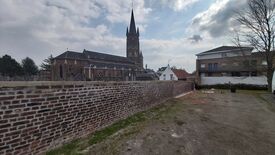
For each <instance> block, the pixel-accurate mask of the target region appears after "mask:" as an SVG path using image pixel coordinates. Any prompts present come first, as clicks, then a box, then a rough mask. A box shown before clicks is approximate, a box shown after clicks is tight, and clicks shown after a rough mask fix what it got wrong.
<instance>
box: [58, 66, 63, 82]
mask: <svg viewBox="0 0 275 155" xmlns="http://www.w3.org/2000/svg"><path fill="white" fill-rule="evenodd" d="M59 75H60V78H61V79H63V66H62V65H60V66H59Z"/></svg>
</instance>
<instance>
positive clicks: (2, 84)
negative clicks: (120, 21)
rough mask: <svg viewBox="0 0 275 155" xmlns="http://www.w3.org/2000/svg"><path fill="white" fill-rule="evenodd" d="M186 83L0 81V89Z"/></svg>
mask: <svg viewBox="0 0 275 155" xmlns="http://www.w3.org/2000/svg"><path fill="white" fill-rule="evenodd" d="M167 82H173V83H176V82H185V83H190V82H187V81H0V88H3V87H6V88H11V87H33V86H57V85H58V86H65V85H120V84H121V85H125V84H138V83H167Z"/></svg>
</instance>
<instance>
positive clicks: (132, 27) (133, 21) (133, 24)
mask: <svg viewBox="0 0 275 155" xmlns="http://www.w3.org/2000/svg"><path fill="white" fill-rule="evenodd" d="M129 33H134V34H136V33H137V31H136V23H135V17H134V10H133V9H132V15H131V23H130V31H129Z"/></svg>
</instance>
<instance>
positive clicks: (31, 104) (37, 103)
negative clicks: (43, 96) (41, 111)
mask: <svg viewBox="0 0 275 155" xmlns="http://www.w3.org/2000/svg"><path fill="white" fill-rule="evenodd" d="M41 104H42V103H39V102H35V103H27V106H30V107H31V106H37V105H41Z"/></svg>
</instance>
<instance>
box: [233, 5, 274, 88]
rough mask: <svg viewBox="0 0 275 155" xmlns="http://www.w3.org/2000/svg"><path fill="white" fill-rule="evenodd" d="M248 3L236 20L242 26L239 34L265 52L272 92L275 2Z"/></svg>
mask: <svg viewBox="0 0 275 155" xmlns="http://www.w3.org/2000/svg"><path fill="white" fill-rule="evenodd" d="M247 1H248V2H247V4H248V5H247V8H245V9H244V10H240V11H237V16H236V19H237V21H238V22H239V23H240V25H241V26H240V30H239V33H240V35H241V37H242V38H243V41H244V42H246V43H249V44H250V45H251V46H253V47H254V48H255V49H257V50H258V51H260V52H263V54H264V56H265V59H266V61H267V82H268V90H269V91H271V90H272V78H273V72H274V66H273V65H274V64H273V63H274V62H273V59H274V56H275V54H274V53H275V51H274V50H275V49H274V39H275V32H274V31H275V28H274V26H275V1H274V0H247ZM237 39H238V40H237V41H238V43H240V39H239V38H237ZM235 41H236V38H235Z"/></svg>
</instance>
